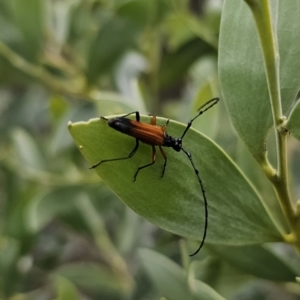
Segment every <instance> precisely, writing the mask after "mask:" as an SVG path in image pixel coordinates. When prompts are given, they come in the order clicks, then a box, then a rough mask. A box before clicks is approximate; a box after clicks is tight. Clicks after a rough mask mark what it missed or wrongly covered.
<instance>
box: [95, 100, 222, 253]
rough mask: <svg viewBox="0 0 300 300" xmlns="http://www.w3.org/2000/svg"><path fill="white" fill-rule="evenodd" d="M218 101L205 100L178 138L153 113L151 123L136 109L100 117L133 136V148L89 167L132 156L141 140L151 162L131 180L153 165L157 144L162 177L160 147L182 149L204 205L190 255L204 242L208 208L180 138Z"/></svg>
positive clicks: (162, 151) (139, 169) (114, 127)
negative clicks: (198, 234) (198, 235)
mask: <svg viewBox="0 0 300 300" xmlns="http://www.w3.org/2000/svg"><path fill="white" fill-rule="evenodd" d="M218 101H219V98H213V99H211V100H209V101H208V102H206V103H205V104H204V105H202V106H201V107H200V108H199V109H198V113H197V115H196V116H195V117H194V118H193V119H191V120H190V121H189V122H188V123H187V125H186V128H185V130H184V131H183V133H182V135H181V137H180V138H176V137H175V138H174V137H172V136H170V135H168V134H167V132H166V131H167V126H168V123H169V119H168V120H167V122H166V124H165V125H163V126H157V125H156V116H153V115H152V118H151V124H146V123H142V122H140V113H139V112H138V111H134V112H131V113H129V114H127V115H124V116H121V117H116V118H112V119H107V118H105V117H101V119H104V120H106V121H107V124H108V125H109V126H110V127H112V128H113V129H115V130H117V131H120V132H121V133H124V134H127V135H129V136H132V137H134V138H135V146H134V148H133V150H132V151H131V152H130V153H129V155H128V156H126V157H120V158H113V159H104V160H101V161H99V162H97V163H96V164H94V165H93V166H91V167H90V169H94V168H96V167H98V166H99V165H101V164H102V163H105V162H109V161H116V160H123V159H129V158H131V157H133V156H134V154H135V153H136V151H137V150H138V148H139V142H142V143H145V144H148V145H150V146H151V147H152V162H151V163H149V164H147V165H144V166H141V167H139V168H138V169H137V170H136V172H135V174H134V176H133V181H136V177H137V175H138V173H139V172H140V171H141V170H142V169H145V168H147V167H150V166H151V165H153V164H154V163H155V161H156V149H155V146H158V148H159V150H160V153H161V155H162V156H163V158H164V160H165V162H164V165H163V171H162V175H161V177H163V176H164V174H165V170H166V165H167V156H166V153H165V152H164V150H163V149H162V147H170V148H173V149H174V150H175V151H177V152H180V151H183V152H184V153H185V155H186V156H187V158H188V159H189V161H190V162H191V165H192V167H193V169H194V171H195V173H196V176H197V178H198V181H199V184H200V187H201V191H202V195H203V200H204V207H205V223H204V232H203V237H202V241H201V244H200V246H199V247H198V249H197V250H196V251H195V252H194V253H193V254H190V256H194V255H196V254H197V253H198V252H199V251H200V249H201V248H202V246H203V244H204V241H205V237H206V232H207V225H208V209H207V199H206V195H205V190H204V187H203V183H202V180H201V178H200V175H199V171H198V170H197V169H196V167H195V165H194V162H193V159H192V155H191V154H190V153H189V152H188V151H186V150H185V149H184V148H183V147H182V140H183V138H184V136H185V134H186V133H187V131H188V130H189V128H190V127H191V126H192V123H193V121H195V119H197V118H198V117H199V116H201V115H202V114H203V113H204V112H205V111H207V110H208V109H210V108H211V107H212V106H214V105H215V104H217V103H218ZM132 114H135V120H131V119H127V118H126V117H127V116H129V115H132Z"/></svg>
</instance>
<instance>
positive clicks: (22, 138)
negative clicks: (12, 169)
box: [12, 128, 45, 170]
mask: <svg viewBox="0 0 300 300" xmlns="http://www.w3.org/2000/svg"><path fill="white" fill-rule="evenodd" d="M12 140H13V145H14V151H15V155H16V157H17V163H18V165H20V166H22V168H25V169H28V170H31V169H34V170H41V169H43V167H44V165H45V164H44V159H43V157H42V155H41V152H40V150H39V148H38V146H37V144H36V141H35V140H34V139H33V138H32V136H30V135H29V134H28V133H27V132H26V131H24V130H23V129H20V128H18V129H14V130H13V131H12Z"/></svg>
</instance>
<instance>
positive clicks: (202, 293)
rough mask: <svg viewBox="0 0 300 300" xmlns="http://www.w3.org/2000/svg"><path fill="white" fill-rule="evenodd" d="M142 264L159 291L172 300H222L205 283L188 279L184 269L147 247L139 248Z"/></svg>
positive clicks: (222, 299)
mask: <svg viewBox="0 0 300 300" xmlns="http://www.w3.org/2000/svg"><path fill="white" fill-rule="evenodd" d="M139 254H140V257H141V261H142V264H143V265H144V267H145V269H146V271H147V273H148V274H149V276H150V278H151V279H152V281H153V283H154V285H155V287H156V288H157V289H158V290H159V291H160V293H161V294H162V295H164V296H166V297H167V299H172V300H182V299H199V300H200V299H201V300H203V299H205V300H224V298H223V297H221V296H220V295H219V294H218V293H217V292H216V291H214V290H213V289H212V288H211V287H210V286H208V285H207V284H205V283H203V282H201V281H199V280H195V279H191V280H188V279H187V276H186V273H185V271H184V269H182V268H181V267H180V266H178V265H177V264H176V263H174V262H173V261H171V260H170V259H169V258H167V257H165V256H163V255H161V254H159V253H157V252H155V251H152V250H148V249H140V250H139Z"/></svg>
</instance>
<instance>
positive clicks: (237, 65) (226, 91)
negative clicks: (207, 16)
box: [219, 0, 300, 161]
mask: <svg viewBox="0 0 300 300" xmlns="http://www.w3.org/2000/svg"><path fill="white" fill-rule="evenodd" d="M278 3H279V5H278V11H277V7H276V5H275V4H274V5H272V8H273V11H274V15H273V18H274V19H273V22H274V23H275V32H277V34H278V43H279V54H280V58H281V60H280V72H281V73H280V81H281V93H282V106H283V111H284V113H286V112H287V110H288V109H289V107H290V105H291V103H292V102H293V100H294V98H295V96H296V93H297V91H298V90H299V80H300V78H299V76H300V75H299V72H298V70H299V67H300V62H299V60H298V59H295V57H299V54H300V50H299V49H300V48H299V47H298V44H297V43H291V41H293V40H294V39H296V40H297V41H298V40H299V38H300V36H299V35H300V31H299V26H300V22H299V19H298V18H295V17H294V18H293V15H294V14H297V12H298V11H299V9H300V3H297V4H296V5H294V3H291V2H289V3H287V2H286V1H279V2H278ZM277 16H278V23H277ZM287 23H288V24H289V26H287ZM276 24H277V27H276ZM287 28H289V30H287ZM276 29H277V30H276ZM289 46H290V47H289ZM219 49H220V52H219V70H220V84H221V87H222V92H223V97H224V101H225V103H226V106H227V109H228V112H229V114H230V116H231V121H232V123H233V125H234V127H235V129H236V130H237V132H238V134H239V135H240V137H241V138H242V140H243V141H244V142H245V144H246V145H247V147H248V148H249V150H250V152H251V153H252V155H253V156H254V157H255V158H256V159H258V160H259V161H260V160H262V159H263V155H264V153H265V151H266V149H265V140H266V137H267V134H268V131H269V129H270V128H271V126H272V115H271V107H270V100H269V93H268V87H267V81H266V76H265V71H264V63H263V58H262V53H261V49H260V45H259V40H258V36H257V32H256V28H255V24H254V20H253V16H252V14H251V11H250V9H249V7H248V6H247V5H246V3H244V2H243V1H238V0H237V1H236V0H235V1H225V3H224V10H223V14H222V22H221V31H220V47H219ZM286 53H291V55H286Z"/></svg>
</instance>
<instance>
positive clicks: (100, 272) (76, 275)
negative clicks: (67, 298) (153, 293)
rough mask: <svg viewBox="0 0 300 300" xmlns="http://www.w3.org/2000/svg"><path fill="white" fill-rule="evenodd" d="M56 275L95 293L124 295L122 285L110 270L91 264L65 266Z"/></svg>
mask: <svg viewBox="0 0 300 300" xmlns="http://www.w3.org/2000/svg"><path fill="white" fill-rule="evenodd" d="M55 275H59V276H62V277H65V278H66V279H68V280H69V281H71V282H72V283H73V284H75V285H76V286H78V287H79V288H84V289H89V290H91V291H93V292H94V293H110V294H119V293H122V290H121V286H122V283H121V282H120V279H119V278H118V276H117V275H116V274H114V273H113V272H112V271H110V270H109V269H106V268H104V267H101V266H100V265H96V264H95V263H90V262H78V263H72V264H68V265H64V266H62V267H61V268H59V269H58V270H56V272H55Z"/></svg>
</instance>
